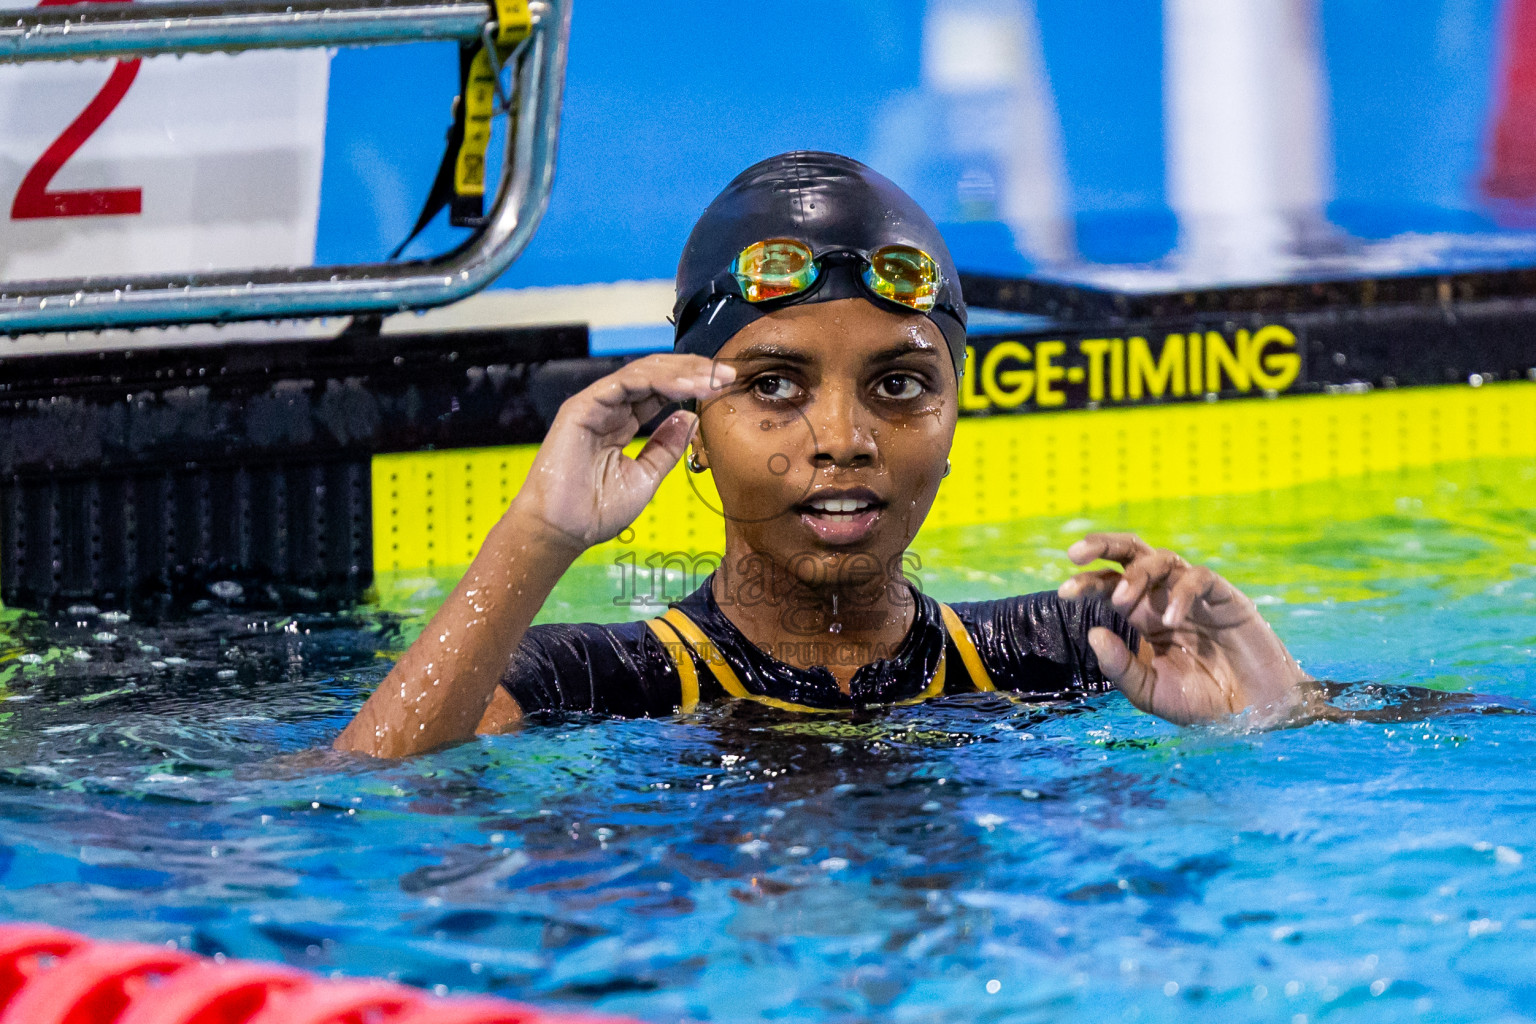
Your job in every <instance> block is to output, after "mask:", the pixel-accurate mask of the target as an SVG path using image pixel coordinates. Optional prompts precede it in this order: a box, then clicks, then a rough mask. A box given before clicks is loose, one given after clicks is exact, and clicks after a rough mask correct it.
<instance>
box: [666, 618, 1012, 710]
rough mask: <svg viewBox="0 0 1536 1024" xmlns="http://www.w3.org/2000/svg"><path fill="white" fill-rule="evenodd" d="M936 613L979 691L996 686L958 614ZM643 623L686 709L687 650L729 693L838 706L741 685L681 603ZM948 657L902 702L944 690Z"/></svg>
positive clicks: (693, 696)
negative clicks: (672, 671) (673, 668)
mask: <svg viewBox="0 0 1536 1024" xmlns="http://www.w3.org/2000/svg"><path fill="white" fill-rule="evenodd" d="M939 612H940V614H941V615H942V616H943V619H944V628H945V631H946V632H947V633H948V634H949V637H950V639H951V640H952V641H954V644H955V650H957V651H959V652H960V661H961V662H962V663H963V664H964V665H965V670H966V672H967V673H968V674H969V675H970V677H971V683H972V684H973V685H974V686H975V687H976V689H978V690H996V689H997V687H996V686H994V685H993V683H992V677H991V676H990V675H989V674H988V673H987V669H986V666H985V665H983V664H982V661H981V653H980V652H979V651H977V650H976V644H975V643H974V642H973V641H972V640H971V634H970V633H969V632H968V631H967V630H966V628H965V624H964V623H963V622H961V621H960V616H959V615H957V614H955V610H954V609H953V608H951V607H950V606H949V605H947V604H940V605H939ZM646 625H647V626H648V627H650V630H651V632H652V633H654V634H656V638H657V639H658V640H660V641H661V645H662V649H663V650H665V651H666V652H667V653H668V654H670V655H671V656H672V660H673V662H674V663H676V665H677V674H678V679H679V681H680V682H681V685H682V710H683V711H684V712H689V711H692V710H693V709H694V708H695V707H697V706H698V703H699V675H698V671H697V669H696V668H695V666H694V664H693V658H690V657H679V655H682V654H686V653H687V652H690V651H691V652H692V653H693V655H694V656H696V657H697V658H698V659H699V660H700V661H702V662H703V663H704V664H705V665H706V666H707V667H708V668H709V671H710V673H711V674H712V675H713V676H714V677H715V679H716V681H718V682H719V683H720V688H721V689H723V690H724V691H725V692H726V693H728V694H730V695H731V696H732V697H736V698H738V699H740V700H752V701H757V702H758V703H759V704H766V705H768V706H769V707H775V708H780V709H781V710H784V711H800V712H811V713H827V712H834V711H839V710H841V709H839V708H816V707H811V706H809V705H806V704H796V703H793V702H792V701H787V700H780V699H779V698H777V697H768V696H764V695H762V694H756V693H752V692H750V691H749V690H748V689H747V688H746V687H745V686H743V685H742V682H741V677H740V676H738V675H737V674H736V670H735V669H734V668H732V667H731V664H730V662H728V661H726V659H725V656H724V655H722V654H721V653H720V649H719V648H718V647H716V646H715V644H714V642H713V641H711V640H710V639H709V637H708V636H706V635H705V634H704V631H703V630H702V629H700V628H699V626H698V624H697V623H696V622H694V621H693V620H692V619H690V618H689V617H688V615H687V613H685V612H684V611H682V609H680V608H669V609H667V612H666V614H665V615H663V616H662V617H661V618H659V619H651V620H649V621H647V622H646ZM946 661H947V652H942V651H941V652H940V654H939V665H938V668H937V669H936V670H935V671H934V673H933V679H932V680H931V681H930V682H929V683H928V685H927V686H926V687H924V688H923V692H922V693H919V694H918V695H917V696H916V697H913V698H911V699H910V700H904V701H901V702H900V703H902V704H916V703H918V702H919V701H924V700H928V699H929V698H930V697H937V696H938V695H939V694H941V693H943V692H944V681H945V675H946V672H945V667H946V666H945V662H946Z"/></svg>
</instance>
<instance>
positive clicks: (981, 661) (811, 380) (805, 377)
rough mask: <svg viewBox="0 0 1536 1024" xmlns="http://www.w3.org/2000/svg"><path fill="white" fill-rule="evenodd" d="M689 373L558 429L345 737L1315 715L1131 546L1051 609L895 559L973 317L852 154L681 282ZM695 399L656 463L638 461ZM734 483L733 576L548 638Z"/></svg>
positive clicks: (1166, 556)
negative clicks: (712, 491)
mask: <svg viewBox="0 0 1536 1024" xmlns="http://www.w3.org/2000/svg"><path fill="white" fill-rule="evenodd" d="M677 295H678V303H677V306H676V310H675V312H676V317H675V319H676V325H677V334H676V345H675V349H676V351H675V352H674V353H673V354H669V355H653V356H648V357H646V358H644V359H639V360H636V361H635V362H632V363H630V364H628V365H627V366H625V367H624V368H623V369H621V370H619V371H618V372H616V373H614V374H611V375H610V376H607V377H605V378H603V379H602V380H600V381H598V382H597V383H595V384H593V385H592V386H590V387H588V388H587V389H585V390H584V391H582V392H580V393H579V394H577V395H575V396H573V397H572V398H570V399H569V400H568V401H567V402H566V403H565V404H564V405H563V406H561V408H560V411H559V414H558V415H557V416H556V417H555V420H554V422H553V424H552V425H551V426H550V429H549V433H548V436H547V437H546V438H545V440H544V444H543V446H542V447H541V448H540V450H539V454H538V456H537V458H536V459H535V461H534V463H533V467H532V470H531V472H530V473H529V476H528V479H527V481H526V482H525V483H524V485H523V487H522V489H521V490H520V491H519V492H518V494H517V497H516V498H515V499H514V500H513V502H512V504H511V506H510V507H509V508H508V509H507V511H506V513H505V515H504V516H503V517H502V519H501V520H500V522H498V523H497V525H496V526H495V527H494V528H493V529H492V530H491V532H490V534H489V536H488V537H487V538H486V540H485V544H484V546H483V547H482V548H481V549H480V552H479V554H478V555H477V556H476V558H475V560H474V562H473V564H472V565H471V566H470V568H469V571H468V572H467V573H466V574H465V575H464V578H463V579H462V580H461V581H460V582H459V584H458V586H457V588H456V589H455V590H454V591H453V593H452V595H451V596H450V597H449V598H448V599H447V601H445V602H444V604H443V606H442V607H441V608H440V609H439V610H438V612H437V614H436V615H435V616H434V617H433V619H432V621H431V623H430V625H429V626H428V627H427V628H426V629H425V630H424V631H423V632H422V634H421V637H420V639H418V640H417V641H416V643H415V644H413V645H412V646H411V648H410V649H409V650H408V651H406V653H405V654H404V656H402V657H401V659H400V660H399V662H398V663H397V664H396V665H395V667H394V669H393V671H391V672H390V674H389V676H388V677H387V678H386V679H385V680H384V682H383V683H382V684H381V685H380V686H379V688H378V689H377V690H376V691H375V692H374V694H373V695H372V696H371V697H370V698H369V699H368V701H367V703H366V704H364V706H363V708H362V709H361V710H360V711H359V712H358V714H357V716H356V718H354V719H353V721H352V722H351V724H349V725H348V726H347V728H346V729H345V731H343V732H342V734H341V735H340V736H339V737H338V738H337V740H336V746H337V747H339V748H342V749H347V750H355V751H360V752H365V753H369V754H373V755H376V756H381V757H401V756H405V755H409V754H414V753H417V752H420V751H424V750H428V749H431V748H434V747H439V746H442V745H444V744H449V743H454V742H458V741H462V740H464V739H466V738H468V737H470V736H472V735H474V734H475V733H476V731H477V730H478V731H480V732H497V731H502V730H505V729H507V728H509V727H510V726H512V725H513V724H515V723H516V722H517V721H518V720H519V719H520V718H521V717H522V716H523V715H524V714H526V713H528V712H531V711H536V710H540V709H545V708H564V709H572V710H586V711H596V712H602V713H609V714H618V715H629V716H638V715H664V714H671V713H673V712H674V711H677V710H679V709H682V710H688V709H691V708H692V707H693V706H694V705H695V704H698V703H701V702H702V703H708V702H711V701H718V700H725V699H734V700H744V701H755V702H757V703H760V704H767V705H770V706H773V707H776V708H780V709H786V710H790V711H806V712H817V711H822V712H824V711H830V710H841V709H853V708H862V707H870V706H878V705H886V704H899V703H905V702H912V701H917V700H922V699H925V698H927V697H931V696H936V695H939V694H945V693H964V692H969V691H974V690H990V689H998V690H1010V691H1016V692H1020V693H1023V694H1026V695H1047V694H1049V695H1059V694H1063V693H1072V692H1077V693H1082V692H1096V691H1103V690H1106V689H1108V688H1109V687H1111V686H1114V687H1118V688H1119V689H1120V690H1121V691H1122V692H1123V693H1124V694H1125V695H1126V696H1127V697H1128V698H1129V699H1130V700H1131V702H1132V703H1133V704H1135V705H1136V706H1137V707H1138V708H1141V709H1142V710H1144V711H1149V712H1151V713H1153V714H1156V715H1160V716H1162V717H1163V718H1165V719H1168V720H1169V721H1172V722H1178V723H1194V722H1209V721H1214V720H1217V719H1221V718H1224V717H1227V716H1230V715H1233V714H1236V713H1238V712H1243V711H1250V710H1251V711H1254V712H1256V713H1257V714H1258V715H1259V716H1261V718H1262V720H1264V721H1267V722H1275V723H1278V722H1284V721H1299V720H1304V719H1306V718H1309V717H1312V716H1314V715H1316V714H1319V713H1322V711H1323V710H1324V709H1325V708H1326V705H1325V704H1324V703H1323V700H1322V689H1321V687H1320V686H1319V684H1317V683H1316V682H1315V681H1313V680H1312V678H1311V677H1310V676H1308V675H1307V674H1306V673H1305V672H1303V671H1302V670H1301V668H1300V666H1299V665H1297V663H1296V661H1295V660H1294V659H1293V658H1292V657H1291V656H1290V654H1289V653H1288V652H1287V651H1286V649H1285V646H1284V645H1283V644H1282V643H1281V642H1280V640H1279V638H1278V637H1276V636H1275V634H1274V632H1273V631H1272V630H1271V629H1270V628H1269V626H1268V625H1267V624H1266V623H1265V622H1264V620H1263V619H1262V618H1261V617H1260V616H1259V614H1258V612H1257V610H1256V609H1255V607H1254V604H1253V602H1252V601H1250V600H1249V599H1248V598H1247V597H1246V596H1244V595H1243V594H1242V593H1240V592H1239V591H1238V590H1237V588H1235V587H1233V586H1232V584H1230V583H1228V582H1227V581H1226V580H1224V579H1222V578H1221V577H1220V576H1218V575H1217V574H1216V573H1214V572H1212V571H1211V570H1210V569H1208V568H1204V567H1201V566H1192V565H1189V564H1188V563H1186V562H1185V561H1184V560H1183V559H1181V558H1179V557H1178V556H1177V555H1175V554H1174V553H1173V552H1171V551H1162V550H1155V549H1153V548H1152V547H1150V546H1148V545H1147V544H1146V543H1145V542H1143V541H1142V540H1141V539H1139V538H1138V537H1135V536H1133V535H1130V534H1094V535H1091V536H1089V537H1087V538H1085V539H1083V540H1080V541H1078V542H1077V543H1075V544H1073V545H1072V546H1071V548H1069V549H1068V555H1069V556H1070V557H1071V559H1072V561H1073V562H1075V563H1077V564H1078V565H1087V564H1088V563H1090V562H1093V561H1095V560H1096V559H1101V558H1102V559H1108V560H1110V561H1113V562H1117V563H1119V565H1120V566H1121V568H1120V569H1118V570H1110V569H1104V570H1098V571H1091V572H1083V573H1080V574H1078V575H1077V576H1074V577H1073V578H1071V579H1069V580H1067V581H1066V582H1065V583H1064V584H1062V586H1061V588H1060V589H1059V590H1058V591H1056V592H1055V593H1043V594H1030V595H1026V596H1021V597H1016V598H1010V599H1007V600H1001V601H981V602H975V603H969V604H956V605H953V606H946V605H942V604H940V603H939V602H938V601H936V600H934V599H933V598H931V597H929V596H927V595H926V594H923V593H921V592H919V591H918V590H917V589H916V588H915V587H914V586H913V585H912V584H911V583H910V582H909V580H908V579H907V577H906V575H905V574H904V573H903V572H902V569H903V563H902V559H903V556H904V555H905V553H906V551H907V548H908V545H909V544H910V543H911V542H912V539H913V537H914V536H915V535H916V534H917V531H918V528H919V527H920V526H921V525H922V523H923V519H924V517H925V516H926V515H927V513H928V510H929V508H930V506H931V505H932V504H933V500H934V497H935V495H936V494H937V492H938V489H939V485H940V481H941V480H942V479H943V477H944V476H945V475H946V474H947V472H948V469H949V463H948V453H949V449H950V444H951V441H952V440H953V438H954V432H955V419H956V412H957V407H958V381H959V374H960V370H961V367H962V364H963V361H964V357H965V306H964V303H963V300H962V298H961V295H960V289H959V283H958V278H957V276H956V273H955V268H954V266H953V264H952V263H951V261H950V256H949V252H948V250H947V249H946V248H945V246H944V242H943V240H942V239H941V238H940V236H939V233H938V229H937V228H935V227H934V225H933V222H932V221H931V220H929V219H928V217H927V216H926V215H925V214H924V213H923V212H922V210H920V209H919V208H918V207H917V205H916V204H915V203H913V202H912V200H911V199H910V198H908V197H907V196H906V195H905V194H904V193H903V192H902V191H901V190H900V189H898V188H897V187H896V186H895V185H893V184H892V183H891V182H890V181H888V180H886V179H885V178H883V177H881V176H880V175H879V174H876V173H875V172H874V171H872V170H870V169H869V168H867V167H865V166H864V165H862V164H860V163H857V162H856V161H853V160H850V159H847V158H845V157H840V156H834V155H831V154H826V153H789V154H784V155H782V156H778V157H774V158H771V159H769V160H765V161H763V162H762V163H760V164H757V165H756V166H754V167H751V168H749V169H748V170H747V171H745V172H743V173H742V174H741V175H740V176H739V177H737V178H736V180H734V181H732V182H731V183H730V184H729V185H728V186H726V189H725V191H724V192H722V193H721V194H720V195H719V196H718V197H717V198H716V199H715V201H714V202H713V203H711V204H710V206H709V208H708V209H707V210H706V211H705V212H704V215H703V217H702V218H700V220H699V223H698V224H697V226H696V227H695V228H694V230H693V233H692V235H691V236H690V238H689V240H688V244H687V246H686V248H685V250H684V252H683V257H682V261H681V264H680V266H679V268H678V275H677ZM673 404H682V405H684V406H685V407H692V406H695V404H696V408H697V412H696V413H695V412H693V411H686V408H685V409H684V410H680V411H676V412H673V413H672V414H671V415H670V416H668V417H666V418H665V419H664V420H663V421H662V422H661V424H660V425H659V426H657V427H656V428H655V430H654V431H653V432H652V434H651V437H650V439H649V440H648V441H647V442H646V444H645V446H644V447H643V448H642V449H641V451H640V452H639V454H638V455H637V456H636V457H634V458H630V457H628V456H627V455H625V454H624V451H623V448H624V446H625V444H626V443H628V442H629V441H630V440H632V439H633V438H634V437H635V435H636V434H637V433H638V431H639V429H640V427H641V426H642V424H645V423H647V422H648V421H650V420H651V419H653V418H654V417H656V416H657V415H659V414H660V413H661V412H662V411H663V410H664V409H665V408H667V407H668V406H670V405H673ZM690 441H691V442H692V451H691V453H689V454H688V460H689V469H690V470H691V471H695V472H703V471H705V470H708V471H710V472H712V473H713V474H714V482H715V485H716V487H717V489H718V491H719V494H720V499H721V504H722V510H723V512H724V519H725V548H724V557H723V560H722V562H721V564H720V566H719V568H718V570H717V571H716V572H714V573H713V574H712V575H711V576H710V577H709V578H708V580H706V582H705V583H704V585H703V586H702V587H700V589H699V590H698V591H697V592H695V593H694V594H692V595H691V596H689V597H688V598H686V599H685V600H683V601H681V602H679V603H677V604H676V605H674V606H673V607H672V608H671V609H670V610H669V611H668V612H667V613H666V615H665V616H664V617H662V618H660V619H656V620H652V621H651V622H648V623H647V622H627V623H619V624H614V625H541V626H532V627H530V625H529V623H530V622H531V621H532V619H533V616H534V614H535V613H536V612H537V611H538V610H539V608H540V606H541V605H542V604H543V603H544V600H545V598H546V597H547V596H548V595H549V593H550V590H551V589H552V588H553V587H554V585H555V583H556V581H558V580H559V579H560V576H561V574H562V573H564V572H565V570H566V569H567V568H568V567H569V566H570V565H571V563H572V562H573V561H574V560H575V558H576V557H577V556H578V555H580V554H581V553H582V552H583V551H585V550H586V549H587V548H589V547H591V546H592V545H594V544H599V543H602V542H603V541H606V540H609V539H611V538H613V537H615V536H617V535H618V534H619V533H620V531H622V530H623V529H624V528H625V527H627V526H628V525H629V524H630V523H631V522H632V521H633V520H634V519H635V518H636V516H638V515H639V514H640V511H641V510H642V509H643V508H644V507H645V505H646V503H647V502H648V501H650V499H651V497H652V495H653V494H655V492H656V489H657V487H658V485H659V484H660V483H661V480H662V478H663V477H664V476H665V475H666V474H667V472H668V471H669V470H670V469H671V468H672V467H673V466H674V465H676V463H677V461H678V460H679V459H680V458H682V457H683V456H684V454H685V451H687V449H688V448H689V443H690Z"/></svg>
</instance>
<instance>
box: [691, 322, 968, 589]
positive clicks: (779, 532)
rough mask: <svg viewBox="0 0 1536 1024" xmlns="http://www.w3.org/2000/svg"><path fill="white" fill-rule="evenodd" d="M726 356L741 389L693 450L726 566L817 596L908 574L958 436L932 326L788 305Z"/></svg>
mask: <svg viewBox="0 0 1536 1024" xmlns="http://www.w3.org/2000/svg"><path fill="white" fill-rule="evenodd" d="M717 358H718V359H720V360H721V361H723V362H729V363H730V364H731V365H732V366H734V367H735V368H736V380H735V382H734V383H733V384H732V385H731V387H730V389H729V390H728V391H726V393H725V394H724V395H722V396H721V397H720V398H717V399H714V400H712V401H710V402H708V403H707V404H705V405H704V406H703V407H702V408H701V409H700V416H699V420H700V424H699V437H698V439H697V440H696V441H695V447H696V450H697V452H698V456H699V458H700V460H701V461H702V462H703V463H704V464H705V465H707V466H708V467H709V468H710V470H711V471H712V472H713V474H714V480H715V486H716V487H717V488H718V489H719V492H720V501H721V507H722V510H723V511H724V512H725V517H726V537H727V546H726V550H727V553H728V557H734V558H739V557H741V556H743V555H748V554H755V555H758V556H760V557H763V558H766V559H768V560H770V561H772V562H773V563H775V564H777V565H778V566H780V567H782V568H785V569H787V570H788V571H790V572H791V573H793V574H794V575H795V576H797V577H798V578H799V579H801V580H802V581H803V582H805V583H807V584H810V585H812V586H828V585H831V586H836V585H837V584H838V581H839V580H844V581H845V582H847V581H850V580H851V582H853V583H857V582H858V580H857V579H852V577H853V576H861V577H863V578H865V579H869V578H870V577H872V576H880V575H883V570H885V569H888V568H895V569H899V567H900V558H901V556H902V553H903V552H904V551H906V549H907V546H908V545H909V544H910V543H911V541H912V538H913V537H914V536H915V535H916V533H917V530H918V527H920V526H921V525H922V522H923V519H924V518H925V517H926V516H927V515H928V510H929V508H930V507H932V505H933V499H934V495H935V494H937V492H938V489H939V481H940V480H941V479H943V476H944V467H945V463H946V460H947V459H948V456H949V449H950V444H951V442H952V441H953V440H954V433H955V415H956V406H957V404H958V403H957V388H956V381H955V370H954V364H953V363H952V362H951V360H950V355H949V349H948V347H947V346H946V345H945V342H944V336H943V334H942V333H941V332H940V331H939V329H938V328H937V327H936V326H935V325H934V324H933V322H932V321H931V320H929V319H928V318H926V317H923V316H919V315H917V314H903V313H897V312H893V311H891V310H888V309H883V308H881V307H878V306H876V305H874V304H873V303H871V302H868V301H866V300H864V299H857V298H853V299H839V300H836V301H833V302H818V303H808V304H805V305H799V306H789V307H786V308H784V309H781V310H778V311H776V312H774V313H772V314H771V315H769V316H766V317H763V318H762V319H759V320H757V321H754V322H753V323H752V324H750V325H749V326H747V327H746V328H745V329H743V330H742V331H741V332H740V333H739V334H737V335H736V336H735V337H734V338H732V339H731V340H730V341H729V342H728V343H726V345H725V347H724V348H722V349H721V350H720V352H719V355H718V356H717ZM877 566H878V569H877V568H876V567H877ZM871 570H873V571H871Z"/></svg>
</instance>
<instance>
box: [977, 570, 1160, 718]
mask: <svg viewBox="0 0 1536 1024" xmlns="http://www.w3.org/2000/svg"><path fill="white" fill-rule="evenodd" d="M951 607H952V608H954V610H955V614H956V615H958V616H959V617H960V621H961V623H963V624H964V626H965V628H966V632H967V633H969V634H970V636H971V641H972V642H973V643H974V644H975V645H976V650H977V653H978V654H980V655H981V660H982V664H983V665H984V666H986V669H987V672H988V673H989V674H990V675H991V676H992V679H993V682H994V683H995V684H996V685H997V687H998V688H999V689H1009V690H1016V691H1019V692H1023V693H1039V694H1051V693H1072V692H1083V691H1089V692H1099V691H1102V690H1105V689H1108V687H1109V684H1108V682H1107V681H1106V680H1105V678H1104V675H1103V673H1102V672H1101V671H1100V670H1099V663H1098V658H1096V657H1095V656H1094V653H1093V648H1092V647H1090V646H1089V645H1088V631H1089V630H1090V629H1093V628H1094V627H1095V626H1103V627H1105V628H1107V629H1111V630H1113V631H1114V632H1116V633H1118V634H1119V635H1120V636H1121V638H1123V639H1124V640H1125V642H1126V643H1127V644H1128V645H1130V646H1131V649H1132V650H1135V649H1136V645H1137V644H1138V643H1139V639H1138V637H1137V635H1136V631H1135V629H1134V628H1132V626H1131V624H1130V623H1129V622H1127V621H1126V620H1125V617H1124V616H1122V615H1121V614H1120V613H1119V612H1117V611H1115V610H1114V608H1113V607H1111V606H1110V604H1109V602H1108V601H1105V600H1104V599H1103V598H1100V597H1097V596H1094V597H1087V598H1080V599H1075V600H1071V601H1065V600H1062V599H1061V597H1059V596H1058V595H1057V594H1056V592H1055V591H1053V590H1046V591H1041V592H1039V593H1035V594H1020V595H1018V596H1017V597H1005V598H1001V599H999V600H995V601H962V602H958V603H955V604H953V605H951Z"/></svg>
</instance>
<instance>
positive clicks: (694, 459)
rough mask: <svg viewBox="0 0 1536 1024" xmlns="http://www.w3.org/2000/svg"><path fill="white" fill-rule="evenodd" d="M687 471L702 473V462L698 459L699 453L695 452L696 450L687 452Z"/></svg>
mask: <svg viewBox="0 0 1536 1024" xmlns="http://www.w3.org/2000/svg"><path fill="white" fill-rule="evenodd" d="M688 472H690V473H702V472H704V464H703V463H702V462H700V461H699V453H698V452H696V451H690V452H689V453H688Z"/></svg>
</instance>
